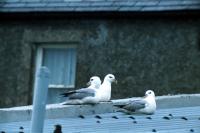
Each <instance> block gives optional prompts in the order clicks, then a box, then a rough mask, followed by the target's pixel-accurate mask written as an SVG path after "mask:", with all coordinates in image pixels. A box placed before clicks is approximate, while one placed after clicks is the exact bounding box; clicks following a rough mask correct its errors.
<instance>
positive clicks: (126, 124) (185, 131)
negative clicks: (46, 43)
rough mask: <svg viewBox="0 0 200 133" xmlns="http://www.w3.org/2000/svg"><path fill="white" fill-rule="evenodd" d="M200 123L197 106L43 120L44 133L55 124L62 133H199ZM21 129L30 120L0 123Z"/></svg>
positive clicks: (5, 127) (14, 132)
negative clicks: (136, 113)
mask: <svg viewBox="0 0 200 133" xmlns="http://www.w3.org/2000/svg"><path fill="white" fill-rule="evenodd" d="M170 115H172V116H173V117H171V116H170ZM83 117H84V118H83ZM167 118H169V119H167ZM199 122H200V106H196V107H183V108H171V109H158V110H157V112H156V113H155V114H154V115H125V114H123V113H121V112H115V113H104V114H94V115H85V116H82V117H72V118H59V119H46V120H45V124H44V132H45V133H52V132H53V130H54V125H56V124H60V125H62V131H63V132H64V133H65V132H68V133H92V132H96V133H122V132H124V133H132V132H134V133H144V132H145V133H152V132H159V133H175V132H179V133H180V132H182V133H189V132H200V127H199V124H198V123H199ZM20 126H22V127H23V128H24V132H30V121H23V122H11V123H0V129H1V130H3V131H6V132H8V133H17V132H18V131H19V127H20Z"/></svg>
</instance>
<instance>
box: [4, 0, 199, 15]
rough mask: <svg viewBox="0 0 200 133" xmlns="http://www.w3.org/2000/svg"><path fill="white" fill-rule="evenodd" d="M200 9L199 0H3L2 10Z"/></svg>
mask: <svg viewBox="0 0 200 133" xmlns="http://www.w3.org/2000/svg"><path fill="white" fill-rule="evenodd" d="M183 10H184V11H185V10H186V11H187V10H200V1H199V0H1V1H0V12H4V13H5V12H6V13H12V12H152V11H155V12H157V11H183Z"/></svg>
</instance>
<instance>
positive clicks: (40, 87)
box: [31, 67, 50, 133]
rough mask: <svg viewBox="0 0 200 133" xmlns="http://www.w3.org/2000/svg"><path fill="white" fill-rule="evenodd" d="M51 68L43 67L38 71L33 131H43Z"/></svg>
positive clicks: (32, 119)
mask: <svg viewBox="0 0 200 133" xmlns="http://www.w3.org/2000/svg"><path fill="white" fill-rule="evenodd" d="M49 73H50V72H49V69H48V68H47V67H41V68H40V69H39V71H37V74H36V79H35V84H34V97H33V111H32V118H31V133H42V132H43V126H44V118H45V109H46V100H47V93H48V85H49Z"/></svg>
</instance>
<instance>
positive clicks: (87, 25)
mask: <svg viewBox="0 0 200 133" xmlns="http://www.w3.org/2000/svg"><path fill="white" fill-rule="evenodd" d="M0 35H1V38H0V55H1V56H0V84H1V86H0V97H1V99H0V107H8V106H20V105H27V104H31V100H32V91H33V90H32V89H33V87H32V86H33V79H34V69H35V54H36V49H37V45H39V44H42V43H55V44H59V43H65V44H72V43H74V44H76V45H77V51H78V52H77V73H76V88H79V87H83V86H85V83H86V82H87V81H88V79H89V77H90V76H93V75H98V76H100V77H101V78H102V79H103V78H104V76H105V75H106V74H107V73H113V74H114V75H115V76H116V78H117V80H118V84H117V85H113V88H112V99H116V98H127V97H133V96H143V93H144V91H145V90H147V89H153V90H154V91H155V93H156V95H164V94H180V93H199V92H200V82H199V79H200V69H199V68H200V19H195V18H187V19H175V18H170V17H168V18H157V19H156V18H152V19H151V18H144V19H143V18H131V19H130V18H127V19H66V20H65V19H63V20H45V21H44V20H43V21H42V20H31V21H26V22H25V21H7V22H0Z"/></svg>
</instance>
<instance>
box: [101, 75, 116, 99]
mask: <svg viewBox="0 0 200 133" xmlns="http://www.w3.org/2000/svg"><path fill="white" fill-rule="evenodd" d="M113 82H115V83H117V80H116V79H115V76H114V75H113V74H107V75H106V76H105V78H104V81H103V83H102V84H101V86H100V87H99V93H98V94H99V95H98V98H99V101H102V102H106V101H110V98H111V84H112V83H113Z"/></svg>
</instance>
